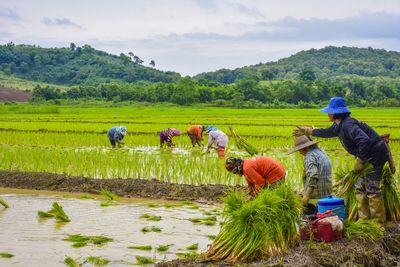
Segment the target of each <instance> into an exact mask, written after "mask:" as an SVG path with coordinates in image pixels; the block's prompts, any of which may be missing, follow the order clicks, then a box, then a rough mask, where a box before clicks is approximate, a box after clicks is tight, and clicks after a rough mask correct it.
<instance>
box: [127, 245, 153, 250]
mask: <svg viewBox="0 0 400 267" xmlns="http://www.w3.org/2000/svg"><path fill="white" fill-rule="evenodd" d="M128 248H129V249H138V250H152V246H130V247H128Z"/></svg>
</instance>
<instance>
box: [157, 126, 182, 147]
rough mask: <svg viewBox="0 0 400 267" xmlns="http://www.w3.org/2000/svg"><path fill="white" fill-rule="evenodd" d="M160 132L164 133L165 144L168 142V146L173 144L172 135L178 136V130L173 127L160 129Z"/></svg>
mask: <svg viewBox="0 0 400 267" xmlns="http://www.w3.org/2000/svg"><path fill="white" fill-rule="evenodd" d="M161 134H162V135H164V137H165V139H166V141H167V144H168V145H169V146H172V145H173V144H172V137H174V136H178V135H179V134H178V130H177V129H175V128H168V129H165V130H163V131H161Z"/></svg>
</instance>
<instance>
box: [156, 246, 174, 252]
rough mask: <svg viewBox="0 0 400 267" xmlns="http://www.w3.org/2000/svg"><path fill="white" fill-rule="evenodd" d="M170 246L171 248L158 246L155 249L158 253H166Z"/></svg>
mask: <svg viewBox="0 0 400 267" xmlns="http://www.w3.org/2000/svg"><path fill="white" fill-rule="evenodd" d="M170 246H171V245H159V246H158V247H157V251H158V252H165V251H168V250H169V247H170Z"/></svg>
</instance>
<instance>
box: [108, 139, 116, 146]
mask: <svg viewBox="0 0 400 267" xmlns="http://www.w3.org/2000/svg"><path fill="white" fill-rule="evenodd" d="M108 140H110V144H111V146H112V148H115V140H114V139H112V138H109V139H108Z"/></svg>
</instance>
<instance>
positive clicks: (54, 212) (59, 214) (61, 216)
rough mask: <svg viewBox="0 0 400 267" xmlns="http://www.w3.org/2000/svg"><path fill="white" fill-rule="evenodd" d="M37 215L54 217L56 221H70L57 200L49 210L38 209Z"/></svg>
mask: <svg viewBox="0 0 400 267" xmlns="http://www.w3.org/2000/svg"><path fill="white" fill-rule="evenodd" d="M38 216H39V217H40V218H51V217H54V218H56V221H57V222H70V221H71V220H70V219H69V217H68V215H67V214H66V213H65V211H64V209H63V207H62V206H61V205H60V204H58V203H57V202H54V203H53V208H52V209H51V210H49V211H41V210H39V211H38Z"/></svg>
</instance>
